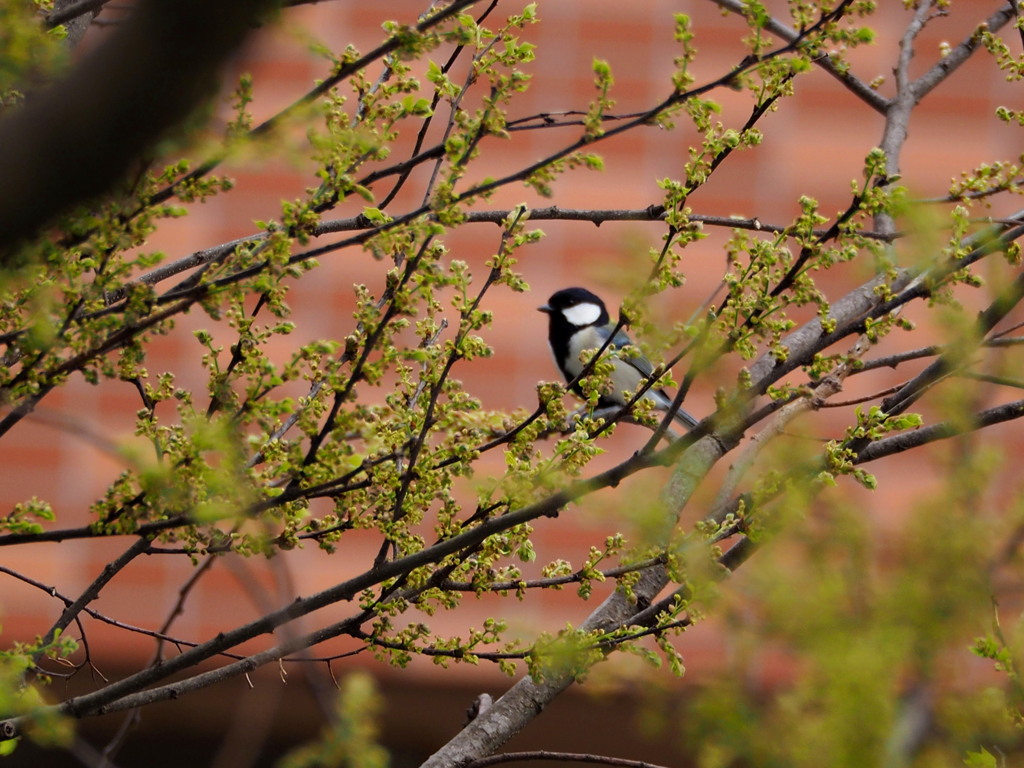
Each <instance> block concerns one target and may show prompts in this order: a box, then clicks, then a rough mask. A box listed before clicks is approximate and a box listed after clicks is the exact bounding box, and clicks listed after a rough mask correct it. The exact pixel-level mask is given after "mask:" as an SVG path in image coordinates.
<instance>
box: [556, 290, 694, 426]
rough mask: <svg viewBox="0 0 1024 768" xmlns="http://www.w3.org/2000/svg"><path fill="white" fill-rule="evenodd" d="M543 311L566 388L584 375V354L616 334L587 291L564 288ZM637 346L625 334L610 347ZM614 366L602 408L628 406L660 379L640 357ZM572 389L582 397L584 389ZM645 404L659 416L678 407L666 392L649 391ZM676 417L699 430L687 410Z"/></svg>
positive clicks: (618, 361)
mask: <svg viewBox="0 0 1024 768" xmlns="http://www.w3.org/2000/svg"><path fill="white" fill-rule="evenodd" d="M537 309H538V311H540V312H544V313H546V314H547V316H548V344H550V345H551V354H552V355H554V358H555V364H556V365H557V366H558V369H559V370H560V371H561V372H562V375H563V376H564V377H565V380H566V382H571V381H572V380H573V379H575V378H576V377H577V376H578V375H579V374H580V371H582V370H583V368H584V364H583V363H582V362H580V354H581V353H582V352H583V351H584V350H587V349H593V350H597V349H600V348H601V347H602V346H603V345H604V343H605V342H606V341H607V340H608V337H609V336H610V335H611V333H612V331H614V330H615V324H614V323H612V322H611V320H610V319H609V317H608V309H607V308H606V307H605V305H604V302H603V301H601V299H600V298H599V297H598V296H597V295H596V294H594V293H592V292H590V291H588V290H587V289H586V288H578V287H575V288H563V289H562V290H560V291H556V292H555V293H553V294H552V295H551V298H549V299H548V302H547V304H543V305H541V306H539V307H537ZM631 344H632V342H631V341H630V339H629V336H627V335H626V334H625V332H623V331H622V330H621V329H619V330H618V331H617V332H616V333H615V336H613V337H612V340H611V344H610V345H609V346H610V347H614V348H616V349H620V350H621V349H622V348H623V347H626V346H629V345H631ZM613 362H614V365H615V368H614V370H613V371H612V373H611V375H610V376H609V379H610V381H611V385H612V390H611V392H609V393H607V394H603V395H602V396H601V398H600V399H599V400H598V405H599V406H601V407H610V406H616V405H625V404H626V403H627V402H628V400H627V399H626V397H625V396H624V394H623V393H624V392H627V391H628V392H631V393H632V394H633V395H635V394H636V393H637V392H638V391H639V390H640V387H641V386H642V385H643V384H644V383H645V382H646V381H647V379H649V378H650V377H651V376H652V375H653V374H654V366H653V365H651V361H650V360H648V359H647V358H646V357H644V356H643V355H641V354H640V353H639V352H631V353H629V354H620V356H619V357H617V358H616V359H615V360H614V361H613ZM572 388H573V391H574V392H575V393H576V394H577V395H581V396H582V394H583V393H582V390H581V389H580V387H579V384H578V383H577V384H574V385H573V387H572ZM644 398H646V399H650V400H653V401H654V407H655V408H657V409H658V410H662V411H667V410H668V409H669V408H670V407H671V405H672V398H670V397H669V396H668V395H667V394H666V393H665V390H663V389H654V388H652V389H648V390H647V392H645V393H644ZM674 416H675V419H676V420H677V421H678V422H679V423H680V424H682V425H683V426H685V427H686V428H687V429H693V428H694V427H695V426H697V419H695V418H694V417H693V416H691V415H690V414H688V413H687V412H686V411H684V410H683V409H682V408H679V409H677V410H676V412H675V414H674Z"/></svg>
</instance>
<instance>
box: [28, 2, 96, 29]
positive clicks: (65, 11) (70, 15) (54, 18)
mask: <svg viewBox="0 0 1024 768" xmlns="http://www.w3.org/2000/svg"><path fill="white" fill-rule="evenodd" d="M108 2H110V0H78V2H77V3H65V4H64V6H63V7H59V6H60V4H59V3H58V7H57V8H55V9H54V10H53V11H51V12H50V13H49V14H47V16H46V21H44V22H43V25H44V26H45V27H46V28H47V29H53V28H54V27H59V26H60V25H61V24H67V23H68V22H69V21H73V20H74V19H77V18H78V17H79V16H84V15H85V14H87V13H92V12H93V11H96V10H98V9H100V8H101V7H103V6H104V5H106V4H107V3H108Z"/></svg>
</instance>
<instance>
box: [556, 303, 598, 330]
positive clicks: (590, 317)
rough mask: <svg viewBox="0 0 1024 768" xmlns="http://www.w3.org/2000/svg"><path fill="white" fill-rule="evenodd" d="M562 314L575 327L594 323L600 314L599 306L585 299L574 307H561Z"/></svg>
mask: <svg viewBox="0 0 1024 768" xmlns="http://www.w3.org/2000/svg"><path fill="white" fill-rule="evenodd" d="M562 316H563V317H564V318H565V319H566V320H568V321H569V322H570V323H572V324H573V325H575V326H576V327H582V326H584V325H590V324H591V323H596V322H597V319H598V318H599V317H600V316H601V308H600V307H599V306H597V304H593V303H591V302H589V301H585V302H583V303H582V304H577V305H576V306H575V307H567V308H566V309H563V310H562Z"/></svg>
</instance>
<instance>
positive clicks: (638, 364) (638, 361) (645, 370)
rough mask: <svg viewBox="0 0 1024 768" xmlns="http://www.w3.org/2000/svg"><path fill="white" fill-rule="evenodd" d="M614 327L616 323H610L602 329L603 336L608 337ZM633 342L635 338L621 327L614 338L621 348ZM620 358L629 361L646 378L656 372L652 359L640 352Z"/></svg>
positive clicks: (625, 361)
mask: <svg viewBox="0 0 1024 768" xmlns="http://www.w3.org/2000/svg"><path fill="white" fill-rule="evenodd" d="M614 327H615V326H614V325H609V326H606V327H605V328H603V329H601V330H602V334H601V335H602V337H603V338H605V339H607V338H608V334H610V333H611V332H612V329H613V328H614ZM632 343H633V340H632V339H630V338H629V336H627V335H626V332H625V331H624V330H622V329H621V328H620V329H619V332H618V333H616V334H615V336H614V337H613V338H612V344H614V345H615V346H616V347H617V348H619V349H622V347H626V346H629V345H631V344H632ZM619 359H620V360H622V361H623V362H624V363H629V364H630V365H631V366H633V367H634V368H636V369H637V370H638V371H640V373H642V374H643V376H644V378H650V376H651V374H653V373H654V366H653V365H651V361H650V360H648V359H647V358H646V357H644V356H643V355H641V354H639V353H638V354H635V355H622V356H621V357H620V358H619Z"/></svg>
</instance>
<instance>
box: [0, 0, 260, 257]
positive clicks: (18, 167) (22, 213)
mask: <svg viewBox="0 0 1024 768" xmlns="http://www.w3.org/2000/svg"><path fill="white" fill-rule="evenodd" d="M273 5H274V2H273V1H272V0H222V1H221V2H220V3H218V4H217V12H216V13H212V14H211V13H210V8H209V4H208V3H207V2H204V0H177V2H173V3H171V2H161V1H160V0H143V2H140V3H139V5H138V7H137V8H136V9H135V11H134V12H133V13H132V15H131V17H130V18H129V19H128V20H127V21H126V22H125V24H124V26H123V27H121V28H120V29H118V30H117V31H116V32H115V33H114V35H113V37H112V38H111V39H110V41H109V42H108V43H107V44H106V45H104V46H103V47H102V48H100V49H99V50H97V51H96V52H95V53H93V55H91V56H90V57H88V58H87V59H86V60H85V61H83V62H82V64H81V65H80V66H79V67H77V68H76V69H75V70H73V71H72V72H71V73H70V74H69V75H68V77H66V78H65V79H64V80H62V81H60V82H58V83H56V84H54V85H53V86H51V87H50V88H47V89H46V90H44V91H43V92H41V93H38V94H35V95H34V96H33V97H32V98H31V99H29V100H28V101H27V102H26V104H25V106H24V107H22V108H21V109H18V110H16V111H13V112H11V114H10V115H9V116H8V117H6V119H4V120H3V121H0V148H2V152H0V179H3V184H2V185H0V258H3V259H5V260H10V258H11V257H12V250H13V249H14V247H15V246H16V245H17V244H18V243H19V242H21V241H22V240H24V239H25V238H27V237H30V236H32V235H33V234H34V233H35V232H36V231H38V230H39V228H40V227H42V226H43V225H44V224H45V223H46V222H48V221H50V220H51V219H52V218H53V217H54V216H56V215H57V214H58V213H60V212H62V211H64V210H66V209H67V208H68V207H69V206H71V205H72V204H74V203H77V202H81V201H84V200H87V199H89V198H91V197H95V196H96V195H99V194H101V193H103V192H106V191H107V190H109V189H110V188H111V187H112V186H113V185H114V184H115V183H116V182H117V181H118V180H119V179H121V178H122V177H123V175H124V174H125V173H126V172H127V171H128V169H129V168H130V167H131V165H132V164H133V163H135V162H136V161H137V159H138V158H139V157H140V156H141V155H142V154H143V153H144V152H145V151H146V150H148V149H149V148H150V147H151V146H152V145H153V144H154V143H155V142H156V141H157V140H158V139H159V138H160V137H162V136H163V135H165V134H166V133H167V131H168V130H169V129H170V128H172V127H174V126H176V125H177V124H178V123H180V122H181V121H182V120H183V119H184V118H185V117H186V116H187V115H188V114H189V113H190V112H191V111H192V110H193V109H195V107H196V106H198V104H199V103H200V102H201V101H202V100H203V99H204V98H205V97H206V96H208V95H209V94H210V92H211V88H210V86H211V85H212V84H213V83H214V82H215V80H214V75H215V74H216V72H217V70H218V69H219V68H220V66H221V64H222V63H223V62H224V61H225V60H226V59H227V58H228V57H229V56H230V55H231V54H232V53H233V52H234V51H235V49H236V48H237V47H238V46H239V45H240V44H241V42H242V39H243V38H244V36H245V33H246V32H247V31H248V30H249V28H250V27H251V26H252V24H253V22H255V21H256V20H257V19H259V18H260V17H261V16H262V15H263V14H264V13H265V12H266V11H268V10H269V9H270V8H272V7H273ZM198 19H202V23H197V20H198Z"/></svg>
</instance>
